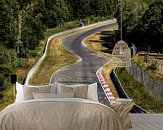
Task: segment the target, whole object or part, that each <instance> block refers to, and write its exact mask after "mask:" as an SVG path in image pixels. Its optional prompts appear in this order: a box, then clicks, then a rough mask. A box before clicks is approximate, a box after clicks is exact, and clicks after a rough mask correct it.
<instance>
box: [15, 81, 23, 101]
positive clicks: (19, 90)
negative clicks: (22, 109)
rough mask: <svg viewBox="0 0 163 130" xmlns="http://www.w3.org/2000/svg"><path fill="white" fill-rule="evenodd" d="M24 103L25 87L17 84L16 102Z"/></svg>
mask: <svg viewBox="0 0 163 130" xmlns="http://www.w3.org/2000/svg"><path fill="white" fill-rule="evenodd" d="M22 101H24V94H23V85H21V84H20V83H18V82H16V100H15V102H16V103H17V102H22Z"/></svg>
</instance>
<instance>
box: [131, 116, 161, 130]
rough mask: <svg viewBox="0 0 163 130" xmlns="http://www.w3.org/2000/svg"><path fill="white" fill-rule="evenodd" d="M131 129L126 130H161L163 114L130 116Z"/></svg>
mask: <svg viewBox="0 0 163 130" xmlns="http://www.w3.org/2000/svg"><path fill="white" fill-rule="evenodd" d="M130 119H131V121H132V126H133V128H131V129H128V130H163V114H130Z"/></svg>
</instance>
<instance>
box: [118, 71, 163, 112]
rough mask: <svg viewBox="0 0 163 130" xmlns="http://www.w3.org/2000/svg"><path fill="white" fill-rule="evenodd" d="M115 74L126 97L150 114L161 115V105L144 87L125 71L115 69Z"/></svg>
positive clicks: (162, 104) (162, 110) (162, 109)
mask: <svg viewBox="0 0 163 130" xmlns="http://www.w3.org/2000/svg"><path fill="white" fill-rule="evenodd" d="M116 74H117V76H118V78H119V80H120V82H121V83H122V86H123V88H124V89H125V91H126V93H127V94H128V96H129V97H130V98H131V99H133V100H134V102H135V103H136V104H137V105H139V106H141V107H142V108H144V109H145V110H147V111H149V112H152V113H163V103H162V102H161V101H159V100H158V99H156V98H155V97H154V96H152V95H151V94H150V92H149V91H148V90H147V89H145V87H144V86H143V85H142V84H141V83H140V82H138V81H137V80H135V79H134V77H133V76H132V75H130V74H128V73H127V71H126V70H125V69H119V68H118V69H116Z"/></svg>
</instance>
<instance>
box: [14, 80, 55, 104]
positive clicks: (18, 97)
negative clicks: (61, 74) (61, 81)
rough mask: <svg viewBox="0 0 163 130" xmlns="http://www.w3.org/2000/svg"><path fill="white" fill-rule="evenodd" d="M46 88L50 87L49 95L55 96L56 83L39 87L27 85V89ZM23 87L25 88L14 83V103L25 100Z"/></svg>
mask: <svg viewBox="0 0 163 130" xmlns="http://www.w3.org/2000/svg"><path fill="white" fill-rule="evenodd" d="M47 86H52V87H51V90H50V93H55V94H56V91H57V83H56V82H55V83H53V84H48V85H41V86H32V85H27V87H34V88H38V87H47ZM23 87H26V86H25V85H22V84H20V83H18V82H16V100H15V103H18V102H22V101H24V100H25V98H24V91H23Z"/></svg>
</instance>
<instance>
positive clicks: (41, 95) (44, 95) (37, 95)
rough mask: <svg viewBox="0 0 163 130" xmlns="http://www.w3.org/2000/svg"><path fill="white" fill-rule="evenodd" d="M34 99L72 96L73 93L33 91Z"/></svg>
mask: <svg viewBox="0 0 163 130" xmlns="http://www.w3.org/2000/svg"><path fill="white" fill-rule="evenodd" d="M33 97H34V99H40V98H73V97H74V93H62V94H52V93H33Z"/></svg>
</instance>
